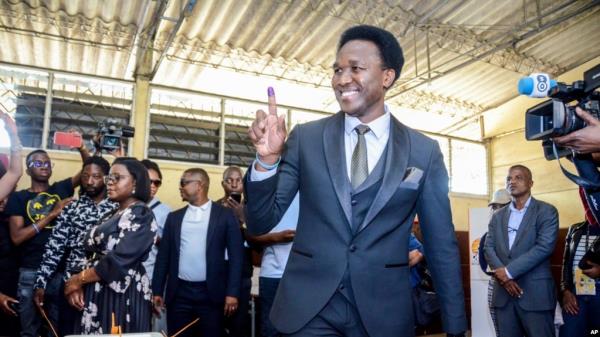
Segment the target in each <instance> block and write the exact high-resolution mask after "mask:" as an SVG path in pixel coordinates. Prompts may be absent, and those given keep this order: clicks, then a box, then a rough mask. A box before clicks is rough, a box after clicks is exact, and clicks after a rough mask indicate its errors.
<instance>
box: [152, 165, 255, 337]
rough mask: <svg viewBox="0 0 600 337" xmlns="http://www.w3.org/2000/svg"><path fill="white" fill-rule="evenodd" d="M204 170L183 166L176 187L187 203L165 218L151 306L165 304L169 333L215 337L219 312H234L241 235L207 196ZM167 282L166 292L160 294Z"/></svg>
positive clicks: (220, 319)
mask: <svg viewBox="0 0 600 337" xmlns="http://www.w3.org/2000/svg"><path fill="white" fill-rule="evenodd" d="M208 186H209V177H208V174H207V173H206V171H205V170H203V169H200V168H191V169H188V170H186V171H185V172H184V173H183V175H182V177H181V181H180V187H179V191H180V193H181V197H182V198H183V200H185V201H187V202H188V203H189V205H188V206H186V207H183V208H181V209H179V210H177V211H174V212H171V213H170V214H169V216H168V217H167V221H166V223H165V229H164V233H163V238H162V240H161V242H160V246H159V249H158V256H157V258H156V264H155V267H154V276H153V278H152V292H153V294H154V305H155V307H156V308H157V309H159V308H162V307H163V305H166V308H167V328H168V330H169V335H173V334H175V333H176V332H177V331H179V330H180V329H181V328H183V327H184V326H186V325H187V324H188V323H190V322H192V321H194V320H195V319H196V318H200V320H199V321H198V323H196V324H194V325H193V326H191V327H190V328H188V329H187V330H185V333H184V334H183V335H185V336H207V337H220V334H221V331H222V329H223V327H222V324H223V313H224V312H225V315H231V314H232V313H234V312H235V311H236V310H237V306H238V297H239V294H240V282H241V277H242V260H243V252H242V235H241V233H240V230H239V226H238V222H237V220H236V219H235V216H234V215H233V212H232V211H231V210H230V209H227V208H225V207H223V206H221V205H219V204H217V203H213V202H212V201H210V200H209V199H208ZM165 283H166V286H167V289H166V295H165V298H164V300H163V298H162V295H163V294H164V290H165Z"/></svg>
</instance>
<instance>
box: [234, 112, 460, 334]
mask: <svg viewBox="0 0 600 337" xmlns="http://www.w3.org/2000/svg"><path fill="white" fill-rule="evenodd" d="M343 132H344V113H342V112H339V113H337V114H336V115H334V116H331V117H327V118H324V119H321V120H318V121H314V122H311V123H306V124H303V125H298V126H296V128H295V129H294V130H293V131H292V132H291V134H290V136H289V139H288V140H287V143H286V150H285V153H284V155H283V158H282V162H281V164H280V166H279V172H278V174H277V175H275V176H274V177H271V178H269V179H266V180H263V181H259V182H251V181H249V179H248V178H247V181H246V185H245V188H246V193H247V198H248V199H247V200H248V205H247V212H248V217H247V222H248V230H249V231H250V232H251V233H252V234H263V233H266V232H268V231H269V230H270V229H271V228H273V227H274V226H275V225H276V224H277V223H278V222H279V219H281V217H282V216H283V214H284V213H285V211H286V209H287V207H288V206H289V204H290V203H291V201H292V199H293V198H294V196H295V195H296V192H297V191H300V215H299V219H298V226H297V229H296V236H295V238H294V243H293V247H292V252H291V254H290V257H289V260H288V263H287V267H286V269H285V273H284V275H283V278H282V280H281V283H280V285H279V289H278V291H277V295H276V297H275V302H274V304H273V308H272V310H271V320H272V322H273V323H274V325H275V327H276V328H277V329H278V330H279V331H281V332H283V333H293V332H295V331H298V330H299V329H301V328H302V327H303V326H304V325H306V323H307V322H309V321H310V320H311V319H312V318H313V317H315V316H316V315H317V314H318V313H319V311H320V310H321V309H322V308H323V307H324V306H325V305H326V304H327V302H328V301H329V299H330V298H331V296H332V295H333V294H334V292H335V291H336V289H337V287H338V285H339V284H340V282H341V280H342V277H343V276H344V273H345V271H346V269H348V270H349V275H350V280H351V284H352V289H353V292H354V298H355V301H356V304H357V308H358V311H359V313H360V316H361V319H362V322H363V324H364V326H365V328H366V329H367V331H368V332H369V335H370V336H381V337H389V336H412V335H413V333H414V326H413V312H412V302H411V288H410V284H409V269H408V241H409V240H408V237H409V233H410V232H411V227H412V223H413V219H414V217H415V213H418V214H419V220H420V223H421V228H422V232H423V235H424V246H425V252H426V257H427V260H428V262H429V266H430V268H431V272H432V274H433V278H434V282H435V287H436V290H437V291H438V294H439V298H440V301H441V307H442V315H443V323H444V326H445V328H446V331H448V332H451V333H458V332H462V331H465V330H466V328H467V326H466V325H467V324H466V316H465V311H464V295H463V289H462V282H461V271H460V259H459V252H458V246H457V241H456V237H455V235H454V226H453V224H452V215H451V211H450V204H449V200H448V175H447V173H446V169H445V166H444V162H443V157H442V154H441V152H440V149H439V146H438V144H437V142H435V141H433V140H432V139H430V138H427V137H425V136H424V135H422V134H421V133H419V132H416V131H414V130H412V129H409V128H408V127H406V126H404V125H402V124H401V123H400V122H398V121H397V120H396V119H395V118H393V117H392V121H391V126H390V137H389V142H388V145H387V157H386V158H385V159H386V166H385V174H384V177H383V181H382V185H381V186H382V187H381V188H380V190H379V191H378V192H377V194H376V196H375V198H374V200H373V203H372V204H371V205H370V208H369V209H368V211H367V212H366V215H365V216H364V221H363V222H362V224H361V225H360V226H359V230H358V231H357V234H356V235H353V234H352V231H351V227H350V226H351V223H352V221H351V219H352V207H353V205H355V203H356V201H355V200H351V187H350V183H349V181H348V176H347V173H346V172H347V171H346V165H345V163H346V160H345V152H344V135H343Z"/></svg>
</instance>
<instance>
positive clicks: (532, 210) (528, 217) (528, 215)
mask: <svg viewBox="0 0 600 337" xmlns="http://www.w3.org/2000/svg"><path fill="white" fill-rule="evenodd" d="M536 208H537V202H536V200H535V199H534V198H533V197H531V202H530V203H529V207H527V211H525V215H524V216H523V220H521V224H520V225H519V229H518V230H517V236H516V237H515V242H513V245H512V247H511V250H512V249H513V248H514V247H516V246H517V245H518V244H519V240H520V239H521V238H522V237H523V236H524V235H525V233H527V231H528V230H529V228H530V227H531V226H532V224H531V223H532V222H533V221H534V220H535V214H536V213H537V212H536Z"/></svg>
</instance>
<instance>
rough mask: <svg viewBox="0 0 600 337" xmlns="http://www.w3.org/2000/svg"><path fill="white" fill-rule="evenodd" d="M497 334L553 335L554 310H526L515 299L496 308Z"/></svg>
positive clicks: (519, 336) (505, 336)
mask: <svg viewBox="0 0 600 337" xmlns="http://www.w3.org/2000/svg"><path fill="white" fill-rule="evenodd" d="M496 317H497V319H498V329H499V331H498V335H500V336H502V337H523V336H527V337H554V336H555V335H556V328H555V327H554V310H546V311H526V310H523V309H521V307H519V305H518V304H517V303H516V301H508V303H507V304H506V305H505V306H504V307H501V308H499V307H497V308H496Z"/></svg>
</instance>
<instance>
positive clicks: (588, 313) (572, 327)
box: [560, 283, 600, 337]
mask: <svg viewBox="0 0 600 337" xmlns="http://www.w3.org/2000/svg"><path fill="white" fill-rule="evenodd" d="M576 298H577V306H579V312H578V313H577V315H570V314H568V313H567V312H566V311H564V310H563V319H564V321H565V324H564V325H563V326H561V327H560V337H563V336H564V337H579V336H588V335H590V336H591V331H592V330H600V289H598V283H596V295H593V296H591V295H577V296H576Z"/></svg>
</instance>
